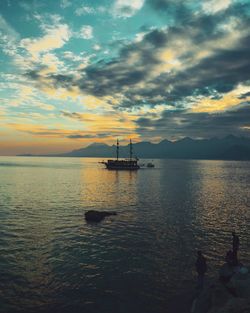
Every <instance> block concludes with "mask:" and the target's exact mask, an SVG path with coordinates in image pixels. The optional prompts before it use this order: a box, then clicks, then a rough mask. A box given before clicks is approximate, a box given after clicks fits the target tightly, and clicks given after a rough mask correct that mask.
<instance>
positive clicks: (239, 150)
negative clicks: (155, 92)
mask: <svg viewBox="0 0 250 313" xmlns="http://www.w3.org/2000/svg"><path fill="white" fill-rule="evenodd" d="M133 154H134V156H137V157H139V158H150V159H153V158H171V159H172V158H176V159H219V160H250V138H247V137H236V136H233V135H229V136H227V137H224V138H221V139H219V138H211V139H199V140H198V139H191V138H189V137H185V138H183V139H181V140H178V141H174V142H173V141H169V140H163V141H161V142H159V143H158V144H155V143H151V142H139V143H134V144H133ZM44 156H45V155H44ZM46 156H56V157H103V158H106V157H115V156H116V145H112V146H109V145H106V144H102V143H93V144H91V145H89V146H87V147H85V148H82V149H78V150H73V151H71V152H67V153H63V154H53V155H46ZM119 156H120V157H122V158H126V157H128V156H129V145H126V146H120V150H119Z"/></svg>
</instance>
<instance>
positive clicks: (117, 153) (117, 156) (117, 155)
mask: <svg viewBox="0 0 250 313" xmlns="http://www.w3.org/2000/svg"><path fill="white" fill-rule="evenodd" d="M118 159H119V140H118V139H117V143H116V160H117V161H118Z"/></svg>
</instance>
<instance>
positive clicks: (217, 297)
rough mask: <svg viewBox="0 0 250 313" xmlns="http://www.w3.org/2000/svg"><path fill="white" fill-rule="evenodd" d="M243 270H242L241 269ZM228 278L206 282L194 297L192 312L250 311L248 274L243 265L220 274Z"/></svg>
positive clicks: (249, 281) (238, 312)
mask: <svg viewBox="0 0 250 313" xmlns="http://www.w3.org/2000/svg"><path fill="white" fill-rule="evenodd" d="M242 270H243V271H242ZM221 273H223V275H226V276H225V277H226V278H228V277H229V274H231V277H230V279H226V281H225V280H223V281H221V280H218V281H215V282H214V283H210V284H208V285H207V286H206V287H205V288H204V289H203V290H202V291H201V292H200V293H199V294H198V296H197V297H196V299H195V300H194V302H193V306H192V310H191V312H192V313H250V274H249V272H248V273H247V269H246V268H245V267H244V268H242V269H240V268H232V271H231V272H230V271H228V270H227V271H225V265H224V266H223V267H222V270H221V271H220V274H221Z"/></svg>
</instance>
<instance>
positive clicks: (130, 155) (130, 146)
mask: <svg viewBox="0 0 250 313" xmlns="http://www.w3.org/2000/svg"><path fill="white" fill-rule="evenodd" d="M132 155H133V148H132V140H131V139H130V144H129V160H130V161H132Z"/></svg>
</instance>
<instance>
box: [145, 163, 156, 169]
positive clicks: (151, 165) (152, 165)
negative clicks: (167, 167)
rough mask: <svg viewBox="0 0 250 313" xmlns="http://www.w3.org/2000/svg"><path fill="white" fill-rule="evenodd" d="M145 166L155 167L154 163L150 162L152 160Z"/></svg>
mask: <svg viewBox="0 0 250 313" xmlns="http://www.w3.org/2000/svg"><path fill="white" fill-rule="evenodd" d="M147 167H150V168H152V167H155V165H154V163H152V162H149V163H148V164H147Z"/></svg>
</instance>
